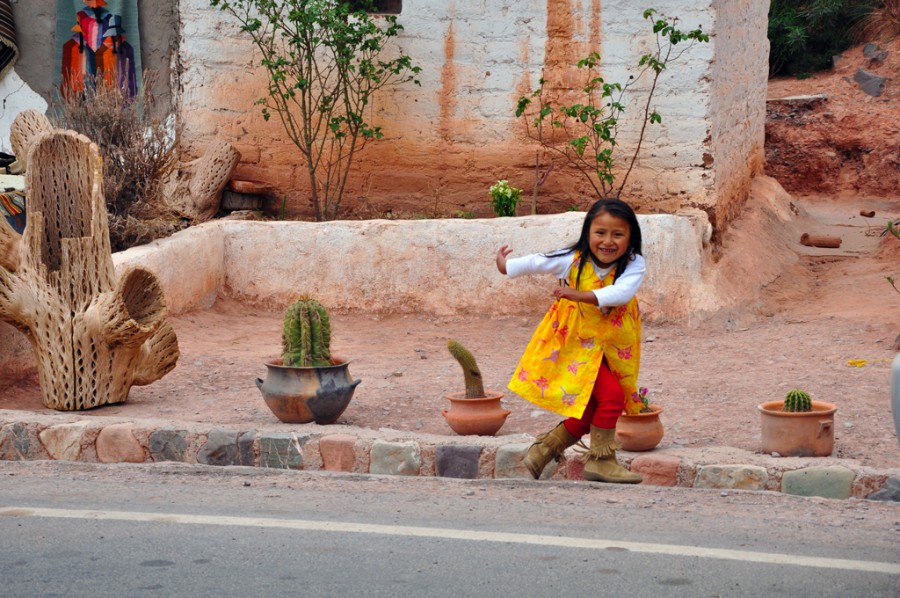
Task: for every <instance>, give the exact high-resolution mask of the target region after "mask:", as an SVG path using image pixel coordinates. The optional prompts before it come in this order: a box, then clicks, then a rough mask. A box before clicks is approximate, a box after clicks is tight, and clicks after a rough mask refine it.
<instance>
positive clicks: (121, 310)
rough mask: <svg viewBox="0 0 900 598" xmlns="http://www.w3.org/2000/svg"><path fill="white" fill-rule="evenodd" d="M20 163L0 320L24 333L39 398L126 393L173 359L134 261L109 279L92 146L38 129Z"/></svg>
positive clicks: (93, 399)
mask: <svg viewBox="0 0 900 598" xmlns="http://www.w3.org/2000/svg"><path fill="white" fill-rule="evenodd" d="M28 165H29V166H28V170H27V173H26V176H25V190H26V194H27V197H28V224H27V225H26V227H25V232H24V234H23V235H22V237H21V239H20V240H18V242H15V241H16V240H15V239H12V237H11V235H15V233H14V232H13V231H12V229H11V228H10V227H8V226H6V227H5V228H4V226H3V225H5V222H3V223H2V224H0V251H6V252H7V253H5V254H3V253H0V264H2V265H0V320H5V321H7V322H10V323H11V324H12V325H13V326H15V327H16V328H18V329H19V330H20V331H22V332H23V333H24V334H25V336H26V337H27V338H28V340H29V341H30V343H31V345H32V348H33V350H34V354H35V358H36V361H37V370H38V375H39V379H40V384H41V398H42V401H43V403H44V406H46V407H48V408H51V409H58V410H62V411H71V410H77V409H89V408H92V407H97V406H99V405H104V404H108V403H119V402H122V401H125V400H126V399H127V398H128V392H129V390H130V389H131V387H132V386H140V385H144V384H150V383H151V382H153V381H155V380H158V379H159V378H161V377H162V376H164V375H165V374H167V373H168V372H169V371H171V370H172V368H174V367H175V363H176V361H177V360H178V354H179V353H178V341H177V339H176V337H175V331H174V330H173V329H172V327H171V325H169V323H168V322H167V321H166V306H165V299H164V295H163V291H162V288H161V287H160V284H159V282H158V281H157V279H156V277H155V276H154V275H153V274H152V273H150V272H148V271H146V270H143V269H140V268H132V269H130V270H128V271H127V272H125V273H124V274H123V276H122V277H121V278H120V279H119V280H118V281H117V280H116V274H115V270H114V268H113V261H112V253H111V251H110V244H109V230H108V224H107V214H106V203H105V201H104V198H103V180H102V177H103V174H102V165H101V159H100V153H99V151H98V149H97V146H96V145H94V144H93V143H92V142H91V141H90V140H89V139H88V138H87V137H84V136H83V135H79V134H77V133H75V132H73V131H60V130H54V131H50V132H46V133H41V134H39V135H38V136H37V138H36V140H35V141H34V143H33V144H32V145H31V148H30V151H29V153H28ZM2 220H3V219H0V221H2ZM11 250H12V252H13V253H12V254H10V253H9V252H10V251H11Z"/></svg>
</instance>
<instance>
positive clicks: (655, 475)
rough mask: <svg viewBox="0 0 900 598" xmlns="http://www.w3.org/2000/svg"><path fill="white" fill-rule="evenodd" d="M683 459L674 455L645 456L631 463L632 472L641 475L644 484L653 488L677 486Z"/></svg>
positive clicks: (638, 457) (636, 458)
mask: <svg viewBox="0 0 900 598" xmlns="http://www.w3.org/2000/svg"><path fill="white" fill-rule="evenodd" d="M680 465H681V459H680V458H678V457H675V456H674V455H654V454H645V455H640V456H637V457H635V458H634V459H633V460H632V461H631V471H633V472H635V473H639V474H641V475H642V476H643V477H644V479H643V481H642V482H641V483H642V484H648V485H651V486H677V485H678V468H679V466H680Z"/></svg>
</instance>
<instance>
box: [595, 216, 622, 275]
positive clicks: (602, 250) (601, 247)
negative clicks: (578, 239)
mask: <svg viewBox="0 0 900 598" xmlns="http://www.w3.org/2000/svg"><path fill="white" fill-rule="evenodd" d="M589 244H590V247H591V254H592V256H593V258H594V260H595V261H596V262H597V263H598V264H599V265H601V266H602V267H604V268H607V267H609V266H612V265H613V263H614V262H615V261H616V260H617V259H619V258H620V257H622V256H623V255H625V253H626V252H627V251H628V249H629V247H630V245H631V227H629V226H628V222H627V221H626V220H625V219H624V218H619V217H618V216H613V215H612V214H610V213H608V212H601V213H600V214H597V216H596V217H595V218H594V219H593V220H592V221H591V230H590V241H589Z"/></svg>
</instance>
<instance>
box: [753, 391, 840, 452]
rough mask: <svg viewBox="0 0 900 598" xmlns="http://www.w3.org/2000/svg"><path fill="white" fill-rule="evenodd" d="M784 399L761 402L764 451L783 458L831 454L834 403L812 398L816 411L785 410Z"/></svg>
mask: <svg viewBox="0 0 900 598" xmlns="http://www.w3.org/2000/svg"><path fill="white" fill-rule="evenodd" d="M782 408H784V401H766V402H765V403H762V404H761V405H759V407H758V409H759V413H760V418H761V419H760V424H761V429H760V430H761V437H760V448H761V449H762V451H763V452H764V453H778V454H779V455H781V456H783V457H827V456H828V455H830V454H831V452H832V451H833V450H834V414H835V412H836V411H837V407H835V406H834V405H833V404H832V403H826V402H825V401H812V411H782Z"/></svg>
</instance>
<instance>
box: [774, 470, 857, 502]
mask: <svg viewBox="0 0 900 598" xmlns="http://www.w3.org/2000/svg"><path fill="white" fill-rule="evenodd" d="M855 475H856V474H855V473H854V472H853V471H851V470H849V469H847V468H846V467H840V466H839V465H833V466H828V467H805V468H803V469H796V470H794V471H786V472H784V474H783V475H782V476H781V491H782V492H784V493H785V494H795V495H797V496H821V497H823V498H838V499H846V498H850V495H851V488H852V485H853V478H854V477H855Z"/></svg>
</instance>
